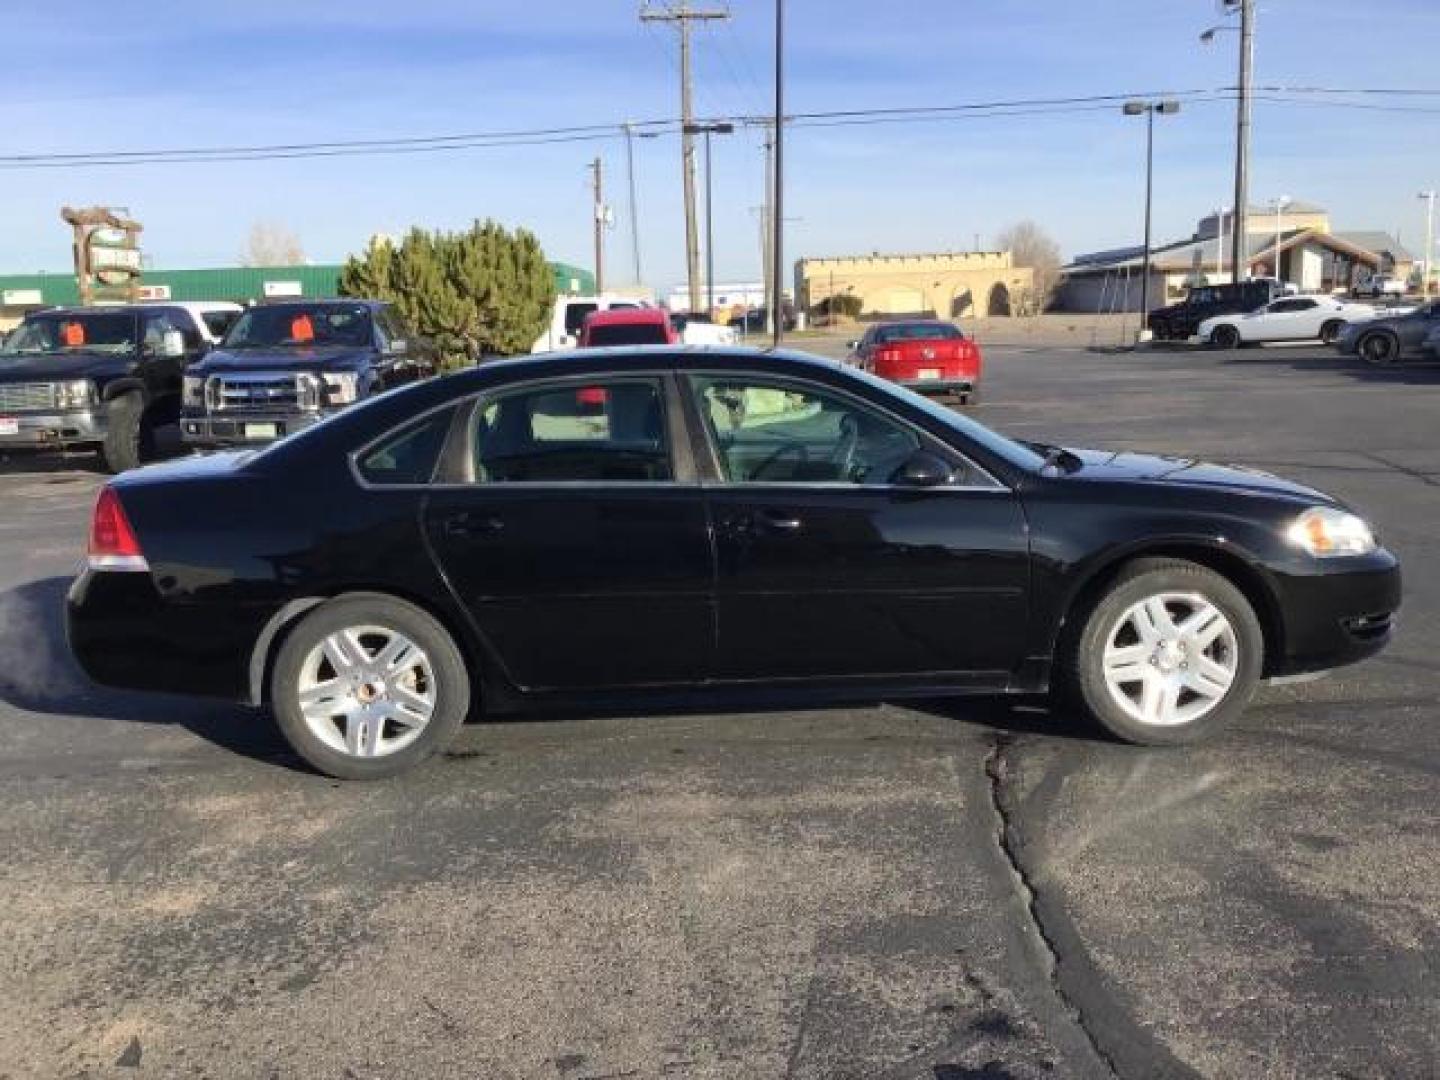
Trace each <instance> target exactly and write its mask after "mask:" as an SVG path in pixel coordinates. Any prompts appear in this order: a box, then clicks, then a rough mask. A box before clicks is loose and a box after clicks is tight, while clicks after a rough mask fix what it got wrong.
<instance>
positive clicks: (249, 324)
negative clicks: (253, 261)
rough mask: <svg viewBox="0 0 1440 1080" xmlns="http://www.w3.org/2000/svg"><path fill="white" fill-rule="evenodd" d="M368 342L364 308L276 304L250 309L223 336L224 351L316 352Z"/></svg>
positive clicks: (368, 312) (367, 325) (367, 322)
mask: <svg viewBox="0 0 1440 1080" xmlns="http://www.w3.org/2000/svg"><path fill="white" fill-rule="evenodd" d="M370 342H371V334H370V311H369V309H368V308H366V307H365V305H364V304H279V305H276V306H274V307H253V308H251V309H250V310H249V311H247V312H245V314H243V315H241V316H240V318H239V319H238V320H237V321H236V323H235V325H234V326H232V327H231V328H230V332H229V333H228V334H226V335H225V341H224V347H225V348H227V349H318V348H326V347H331V346H337V345H338V346H351V347H354V346H365V345H369V344H370Z"/></svg>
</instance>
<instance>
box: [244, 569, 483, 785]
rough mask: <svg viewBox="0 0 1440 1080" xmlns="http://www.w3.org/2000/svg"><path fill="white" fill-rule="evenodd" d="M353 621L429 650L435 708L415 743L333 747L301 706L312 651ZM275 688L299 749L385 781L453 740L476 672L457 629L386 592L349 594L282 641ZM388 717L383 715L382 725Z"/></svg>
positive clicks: (319, 762) (349, 773)
mask: <svg viewBox="0 0 1440 1080" xmlns="http://www.w3.org/2000/svg"><path fill="white" fill-rule="evenodd" d="M352 627H380V628H383V629H386V630H391V631H395V632H398V633H400V634H403V635H404V636H405V637H407V638H409V640H410V641H411V642H413V643H414V644H415V645H417V646H418V647H419V648H420V649H421V650H423V652H424V653H425V655H426V657H428V659H429V662H430V670H431V671H432V672H433V674H434V680H435V686H434V697H435V707H434V711H433V712H432V714H431V716H430V719H429V722H428V723H427V724H426V725H425V726H424V727H423V728H422V729H421V732H420V734H419V736H418V738H416V739H415V740H414V741H413V742H410V743H409V744H408V745H405V746H403V747H402V748H400V749H397V750H395V751H393V752H392V753H387V754H385V755H383V756H376V757H362V756H358V755H356V754H351V753H347V752H346V751H344V750H343V749H336V748H334V747H332V746H331V745H329V744H327V743H326V742H325V741H324V740H323V739H322V738H321V737H320V735H318V734H317V733H316V732H315V731H313V730H311V728H310V725H309V723H308V722H307V720H306V719H305V717H304V715H303V713H302V712H301V708H300V702H299V690H300V685H301V682H300V680H301V674H302V670H303V667H304V665H305V663H306V661H307V658H308V657H309V656H310V654H311V652H312V651H313V650H315V649H316V648H318V647H319V646H320V643H321V642H323V641H324V640H325V639H326V638H327V637H329V636H330V635H332V634H334V633H336V632H337V631H340V630H343V629H346V628H352ZM268 690H269V695H270V698H269V701H270V707H271V709H272V710H273V712H274V714H275V720H276V723H277V724H278V725H279V727H280V731H281V733H282V734H284V736H285V738H286V740H287V741H288V742H289V743H290V745H291V746H292V747H293V748H294V749H295V752H296V753H297V754H299V755H300V756H301V757H302V758H304V759H305V760H306V761H307V762H309V763H310V764H311V765H313V766H314V767H315V768H316V769H318V770H319V771H320V772H322V773H325V774H326V775H327V776H333V777H336V778H338V779H341V780H378V779H382V778H384V777H387V776H394V775H396V774H397V773H402V772H405V771H406V770H407V769H411V768H414V767H415V766H416V765H418V764H420V762H422V761H424V760H425V759H426V758H428V757H430V756H432V755H433V754H436V753H438V752H441V751H443V750H444V749H445V748H446V747H447V746H449V745H450V743H451V742H452V741H453V740H454V738H455V736H456V734H457V733H458V732H459V731H460V727H461V725H462V724H463V723H464V722H465V717H466V714H467V713H468V712H469V711H470V676H469V672H468V671H467V670H466V667H465V661H464V658H463V657H462V656H461V654H460V650H459V648H458V647H457V646H456V644H455V641H454V639H453V638H451V636H450V634H449V632H448V631H447V630H446V629H445V628H444V627H443V626H441V625H440V623H438V622H437V621H436V620H435V619H434V618H432V617H431V616H430V615H428V614H427V613H425V612H424V611H421V610H420V609H419V608H417V607H415V606H414V605H413V604H409V603H406V602H405V601H403V600H398V599H396V598H394V597H392V596H385V595H383V594H380V593H354V594H351V595H349V596H342V597H339V598H337V599H335V600H331V601H329V602H327V603H324V604H321V605H320V606H319V607H317V608H315V609H314V610H312V611H311V612H310V613H309V614H307V615H306V616H305V617H304V618H303V619H301V620H300V622H299V624H298V625H297V626H296V627H295V628H294V629H293V630H292V631H291V632H290V633H289V635H288V636H287V637H286V639H285V642H284V644H283V645H282V646H281V647H280V652H279V655H278V656H277V657H276V659H275V667H274V670H273V671H272V672H271V676H270V685H269V687H268ZM385 723H386V722H385V721H381V724H382V729H384V727H385ZM391 727H392V729H393V725H391ZM337 730H338V729H337Z"/></svg>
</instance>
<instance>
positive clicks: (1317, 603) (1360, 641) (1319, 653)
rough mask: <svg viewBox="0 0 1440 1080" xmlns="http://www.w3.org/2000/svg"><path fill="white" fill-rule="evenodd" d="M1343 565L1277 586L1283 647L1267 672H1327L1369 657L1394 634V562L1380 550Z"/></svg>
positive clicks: (1397, 568) (1397, 588)
mask: <svg viewBox="0 0 1440 1080" xmlns="http://www.w3.org/2000/svg"><path fill="white" fill-rule="evenodd" d="M1341 561H1343V562H1347V563H1349V564H1350V565H1349V566H1348V567H1344V568H1336V569H1331V568H1327V569H1326V572H1324V573H1319V574H1313V575H1309V576H1305V577H1298V576H1289V577H1286V578H1285V579H1284V580H1283V581H1282V582H1281V584H1280V596H1279V600H1280V610H1281V614H1282V618H1283V621H1284V634H1285V642H1284V651H1283V655H1282V656H1280V657H1277V658H1276V659H1275V660H1274V661H1273V662H1272V663H1270V664H1267V665H1266V674H1267V675H1268V676H1272V677H1274V676H1285V675H1300V674H1305V673H1307V672H1313V671H1327V670H1329V669H1330V668H1336V667H1343V666H1344V665H1346V664H1353V663H1356V662H1357V661H1360V660H1364V659H1365V658H1366V657H1369V656H1374V655H1375V654H1376V653H1378V652H1380V650H1382V649H1383V648H1385V646H1386V645H1388V644H1389V643H1390V641H1391V639H1392V638H1393V637H1394V634H1395V625H1396V617H1395V616H1396V613H1397V612H1398V611H1399V609H1400V600H1401V579H1400V563H1399V560H1397V559H1396V558H1395V556H1393V555H1391V554H1390V552H1388V551H1386V550H1384V549H1383V548H1382V549H1381V550H1380V551H1377V552H1376V553H1375V554H1373V555H1366V556H1363V557H1360V558H1355V559H1351V560H1341Z"/></svg>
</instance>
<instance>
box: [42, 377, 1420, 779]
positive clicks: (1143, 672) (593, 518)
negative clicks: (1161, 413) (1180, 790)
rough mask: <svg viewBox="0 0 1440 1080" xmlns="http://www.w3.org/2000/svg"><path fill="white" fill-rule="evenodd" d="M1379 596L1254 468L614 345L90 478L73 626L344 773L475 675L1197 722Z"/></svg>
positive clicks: (1200, 734)
mask: <svg viewBox="0 0 1440 1080" xmlns="http://www.w3.org/2000/svg"><path fill="white" fill-rule="evenodd" d="M583 390H593V391H596V392H598V393H600V394H602V395H603V397H602V402H603V404H602V405H600V406H597V407H596V408H594V409H593V410H591V411H589V412H577V410H576V408H575V404H574V403H575V397H576V393H577V391H583ZM1400 601H1401V582H1400V569H1399V563H1398V561H1397V560H1396V558H1395V556H1393V555H1392V554H1390V553H1389V552H1388V551H1387V550H1386V549H1385V548H1384V547H1382V546H1381V545H1380V543H1379V542H1378V541H1377V539H1376V538H1375V536H1374V534H1373V533H1372V531H1371V529H1370V527H1369V526H1368V525H1367V524H1366V523H1365V522H1364V521H1363V520H1362V519H1361V518H1359V517H1357V516H1356V515H1355V514H1354V513H1352V512H1351V511H1350V510H1349V508H1348V507H1346V506H1345V505H1344V504H1343V503H1340V502H1338V501H1336V500H1335V499H1333V498H1331V497H1330V496H1328V495H1324V494H1322V493H1320V492H1318V491H1315V490H1312V489H1310V488H1307V487H1304V486H1302V485H1300V484H1296V483H1291V482H1288V481H1285V480H1282V479H1280V478H1279V477H1275V476H1271V475H1268V474H1266V473H1261V472H1256V471H1254V470H1249V469H1235V468H1225V467H1222V466H1216V465H1207V464H1203V463H1201V462H1194V461H1183V460H1180V459H1177V458H1173V457H1157V456H1151V455H1146V454H1138V453H1116V452H1114V451H1104V452H1100V451H1090V450H1079V449H1073V450H1072V449H1065V448H1061V447H1058V446H1049V445H1045V444H1040V443H1029V442H1025V443H1022V442H1016V441H1013V440H1011V439H1008V438H1005V437H1004V436H1001V435H999V434H997V433H995V432H992V431H990V430H988V429H986V428H985V427H983V426H981V425H980V424H977V423H975V422H974V421H973V420H971V419H969V418H968V417H964V416H960V415H958V414H956V413H955V412H954V411H953V410H950V409H945V408H941V407H939V406H937V405H935V404H934V403H933V402H931V401H927V400H926V399H924V398H921V397H919V396H917V395H915V394H912V393H909V392H907V391H905V390H903V389H901V388H899V387H897V386H895V384H893V383H887V382H884V381H883V380H880V379H877V378H875V377H874V376H871V375H866V374H864V373H863V372H859V371H856V370H855V369H853V368H847V367H843V366H841V365H839V364H835V363H833V362H831V361H827V360H820V359H816V358H809V357H806V356H804V355H803V354H799V353H785V352H764V353H762V352H756V351H740V350H708V351H703V352H702V351H698V350H664V349H634V350H624V349H606V350H600V351H594V352H583V353H580V354H577V355H573V356H572V355H565V354H556V355H550V356H546V357H539V358H536V359H528V360H521V361H516V362H513V363H502V364H482V365H480V366H478V367H476V368H473V369H471V370H469V371H464V372H461V373H458V374H456V375H452V376H449V377H447V378H443V379H432V380H429V381H427V382H424V383H420V384H417V385H416V386H413V387H407V388H405V389H403V390H401V391H399V392H397V393H394V394H386V395H383V396H381V397H377V398H375V399H373V400H372V401H369V402H367V403H365V404H363V405H361V406H359V407H357V408H355V409H351V410H348V411H347V412H345V413H342V414H341V415H339V416H337V417H335V419H334V420H332V421H330V422H329V423H326V424H320V425H317V426H316V427H313V428H311V429H309V430H308V431H303V432H301V433H300V434H298V435H296V436H295V437H294V438H292V439H286V440H283V441H282V442H279V443H277V444H276V445H274V446H272V447H269V448H267V449H265V450H262V451H260V452H258V453H248V454H225V455H220V456H218V457H216V458H211V459H208V460H203V461H201V460H196V459H193V458H192V459H182V460H180V461H176V462H172V463H169V464H165V465H160V466H157V467H155V468H152V469H142V470H138V471H136V472H134V473H132V474H130V475H128V476H124V477H121V478H119V479H118V480H116V481H114V482H113V483H112V484H109V485H107V486H106V487H104V488H102V489H101V491H100V494H99V497H98V498H97V500H96V504H95V510H94V513H93V515H92V519H91V529H90V546H89V551H88V556H87V559H86V562H85V568H84V570H83V571H82V573H81V574H80V576H79V577H78V578H77V579H76V580H75V582H74V583H73V584H72V585H71V587H70V591H69V595H68V600H67V626H66V631H67V632H66V641H67V642H68V643H69V646H70V649H71V650H72V652H73V654H74V655H75V657H76V658H77V659H78V661H79V664H80V667H81V668H82V669H83V670H84V671H85V672H86V673H87V674H88V675H89V676H90V677H91V678H92V679H94V680H95V681H96V682H98V683H101V684H104V685H111V686H121V687H128V688H132V689H144V690H152V691H153V690H166V691H174V692H181V693H192V694H207V695H215V696H217V697H219V698H226V699H230V700H236V699H239V700H243V701H246V702H248V703H250V704H252V705H255V706H261V705H264V706H268V707H269V709H270V710H271V712H272V713H273V715H274V717H275V719H276V720H277V721H278V723H279V726H280V729H281V731H282V732H283V733H284V735H285V737H286V738H287V739H288V740H289V741H290V743H291V745H292V746H293V747H294V748H295V750H296V751H297V752H298V753H299V754H300V755H301V756H303V757H304V758H305V760H306V761H308V762H309V763H310V764H311V765H313V766H314V767H315V768H317V769H319V770H321V771H323V772H326V773H329V774H331V775H334V776H340V777H346V778H351V779H369V778H378V777H382V776H388V775H393V774H395V773H399V772H402V771H403V770H405V769H407V768H409V767H411V766H413V765H415V764H417V763H418V762H420V761H421V760H423V759H424V758H426V757H428V756H430V755H432V754H435V753H437V752H440V751H443V750H444V749H445V747H446V746H447V745H448V744H449V743H450V742H451V740H452V739H454V738H455V736H456V735H457V734H458V732H459V731H460V728H461V726H462V724H463V723H464V722H465V720H466V718H467V716H470V715H474V714H477V713H480V712H481V711H482V710H483V712H484V714H486V715H495V714H497V713H500V712H503V711H506V710H515V709H519V708H527V707H528V708H530V709H539V710H547V709H548V710H556V709H564V708H566V707H567V706H568V707H569V708H571V709H576V708H580V709H584V708H587V707H602V706H604V705H605V704H606V703H609V705H610V707H612V708H613V707H614V706H615V704H617V703H619V702H620V701H621V700H622V697H621V695H624V696H625V698H627V699H629V700H630V701H632V702H633V703H634V704H635V705H643V704H645V703H647V702H648V704H649V707H650V708H652V709H653V708H663V707H665V703H666V702H671V703H674V702H677V701H678V702H681V703H685V704H689V705H693V704H694V703H695V702H696V701H697V700H700V699H699V698H697V697H696V695H697V694H703V695H707V696H708V697H710V698H711V699H713V700H714V701H715V703H716V704H719V702H720V699H721V695H724V694H726V693H727V692H728V693H729V695H730V696H731V697H732V698H733V699H734V700H736V701H743V700H747V699H748V700H750V701H752V702H754V701H756V700H757V699H758V700H759V701H761V702H765V701H767V700H773V696H774V694H775V693H776V692H777V691H781V690H783V691H784V692H787V693H791V694H796V693H800V692H807V691H808V692H809V694H810V695H811V696H812V698H813V699H814V700H820V701H824V700H831V701H834V700H837V699H841V700H843V699H850V700H865V701H871V700H874V701H890V700H894V699H895V698H896V697H899V696H919V697H935V696H937V695H941V694H947V693H948V694H975V693H1002V694H1017V693H1022V694H1036V693H1043V692H1044V691H1045V690H1047V689H1048V688H1049V687H1051V686H1052V685H1053V686H1054V687H1055V688H1056V689H1057V690H1060V691H1062V692H1063V694H1062V697H1061V700H1062V701H1065V702H1073V703H1075V704H1076V705H1079V706H1080V707H1082V708H1083V709H1084V710H1085V711H1086V712H1087V713H1088V714H1089V715H1090V716H1092V717H1093V718H1094V719H1095V720H1097V721H1099V723H1100V724H1102V725H1103V726H1104V727H1105V728H1106V729H1107V730H1109V731H1110V732H1111V733H1113V734H1114V735H1116V736H1118V737H1120V738H1123V739H1127V740H1129V741H1132V742H1139V743H1159V744H1175V743H1184V742H1191V741H1194V740H1197V739H1202V738H1204V737H1206V736H1213V735H1215V734H1217V733H1218V732H1219V731H1220V730H1221V729H1223V728H1224V726H1225V725H1226V724H1227V723H1228V722H1230V721H1231V720H1233V719H1235V718H1236V717H1237V716H1238V715H1239V714H1240V713H1241V712H1242V711H1243V710H1244V709H1245V706H1246V704H1247V703H1248V702H1249V700H1250V698H1251V695H1252V694H1253V692H1254V691H1255V689H1256V687H1257V685H1258V684H1259V682H1260V680H1261V679H1263V678H1273V677H1282V676H1286V675H1298V674H1303V673H1306V672H1313V671H1323V670H1327V669H1330V668H1333V667H1337V666H1339V665H1341V664H1347V663H1351V662H1353V661H1357V660H1360V659H1362V658H1364V657H1366V656H1370V655H1372V654H1374V653H1376V652H1379V651H1380V650H1381V649H1383V648H1384V647H1385V645H1386V643H1387V642H1388V641H1389V640H1390V637H1391V633H1392V630H1393V625H1394V614H1395V612H1396V610H1397V609H1398V608H1399V606H1400ZM672 707H673V706H672ZM1068 712H1069V709H1068V707H1067V708H1061V709H1057V710H1056V711H1055V713H1053V714H1052V719H1054V720H1055V721H1056V722H1057V723H1063V722H1064V720H1065V718H1066V717H1067V715H1068ZM1256 724H1257V727H1263V725H1264V721H1263V720H1259V721H1257V722H1256Z"/></svg>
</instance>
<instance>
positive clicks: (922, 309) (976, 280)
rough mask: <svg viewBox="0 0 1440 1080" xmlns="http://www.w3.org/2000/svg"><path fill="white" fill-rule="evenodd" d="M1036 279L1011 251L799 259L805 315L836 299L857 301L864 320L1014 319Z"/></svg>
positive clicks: (797, 284) (799, 294) (797, 288)
mask: <svg viewBox="0 0 1440 1080" xmlns="http://www.w3.org/2000/svg"><path fill="white" fill-rule="evenodd" d="M1033 280H1034V274H1033V273H1032V271H1031V270H1030V269H1029V268H1027V267H1017V266H1015V265H1014V262H1013V260H1012V259H1011V256H1010V252H1008V251H966V252H943V253H939V254H930V255H881V254H879V253H876V254H874V255H846V256H840V257H837V258H829V259H801V260H800V261H799V262H797V263H796V264H795V295H796V297H797V299H798V302H799V305H800V309H801V310H802V311H807V312H811V313H812V314H813V313H815V312H816V311H817V309H823V308H824V306H825V304H826V301H827V300H828V299H829V298H830V297H832V296H837V297H838V296H845V295H849V296H856V297H859V299H860V310H861V317H862V318H875V317H880V316H899V315H935V316H938V317H940V318H961V317H964V318H974V317H977V316H978V317H986V316H993V315H1010V314H1013V313H1016V312H1017V311H1018V310H1020V309H1022V308H1023V307H1024V305H1025V304H1026V303H1027V302H1028V298H1029V293H1030V291H1031V286H1032V283H1033Z"/></svg>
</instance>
